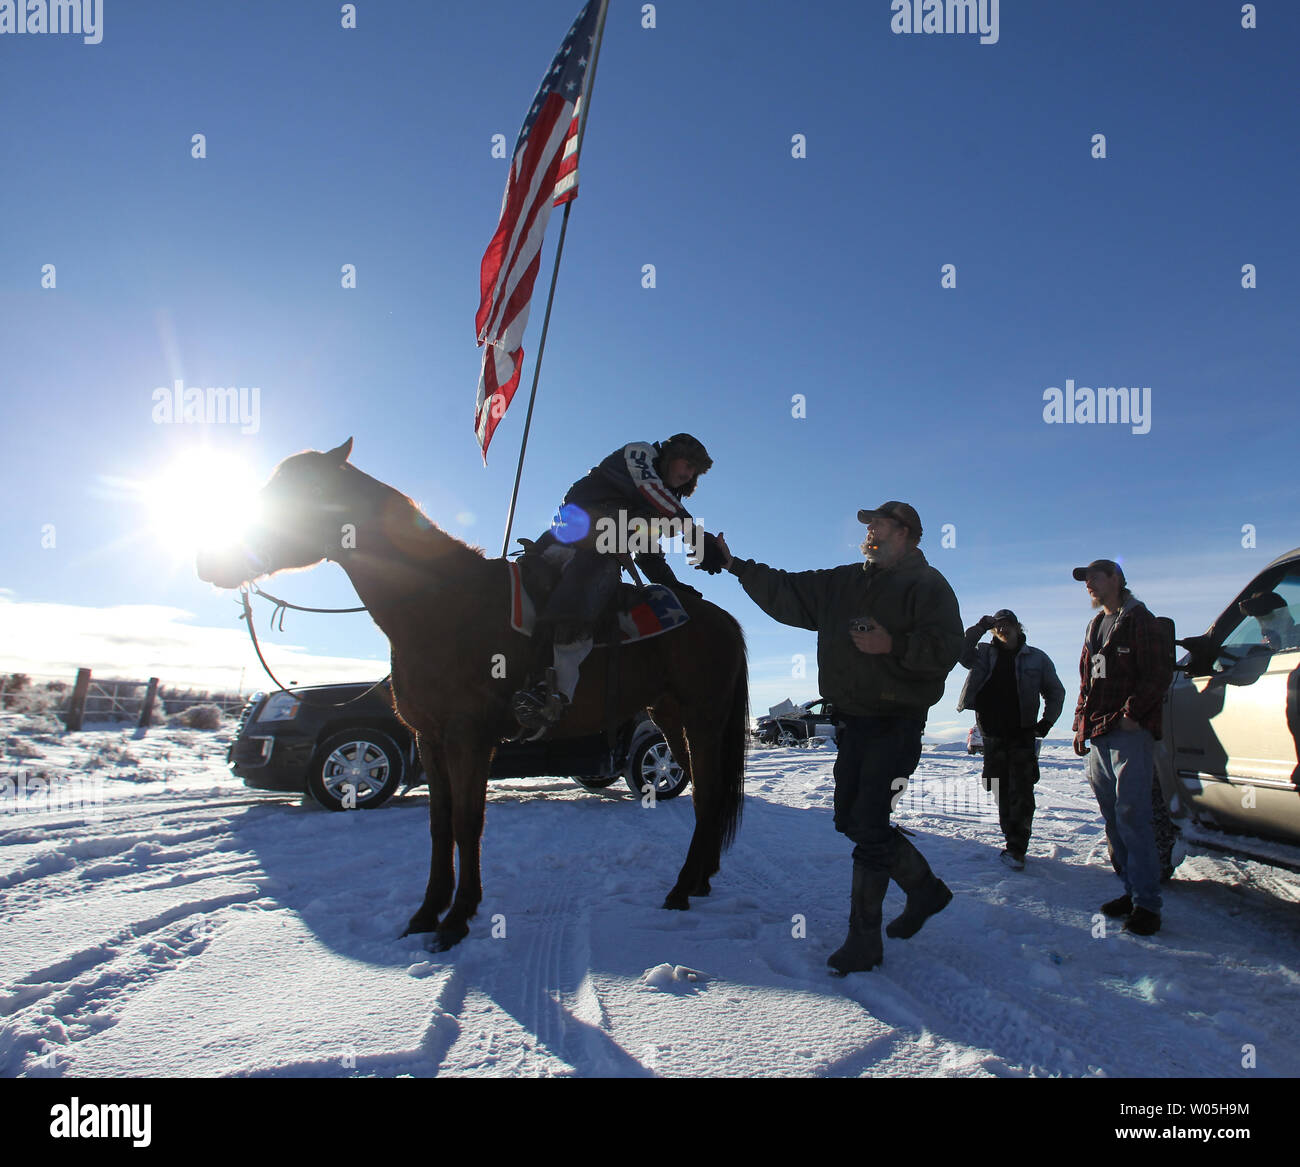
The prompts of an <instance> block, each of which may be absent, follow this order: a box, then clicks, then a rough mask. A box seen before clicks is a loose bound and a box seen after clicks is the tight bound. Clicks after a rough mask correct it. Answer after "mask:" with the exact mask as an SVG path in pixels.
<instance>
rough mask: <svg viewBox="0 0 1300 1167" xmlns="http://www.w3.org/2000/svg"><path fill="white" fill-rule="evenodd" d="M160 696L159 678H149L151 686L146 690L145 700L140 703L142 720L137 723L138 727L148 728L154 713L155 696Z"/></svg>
mask: <svg viewBox="0 0 1300 1167" xmlns="http://www.w3.org/2000/svg"><path fill="white" fill-rule="evenodd" d="M157 696H158V678H157V677H150V678H149V688H148V689H146V690H145V694H144V701H143V702H142V703H141V705H140V720H139V721H137V722H136V723H135V727H136V729H148V728H149V719H150V718H151V716H152V715H153V703H154V698H155V697H157Z"/></svg>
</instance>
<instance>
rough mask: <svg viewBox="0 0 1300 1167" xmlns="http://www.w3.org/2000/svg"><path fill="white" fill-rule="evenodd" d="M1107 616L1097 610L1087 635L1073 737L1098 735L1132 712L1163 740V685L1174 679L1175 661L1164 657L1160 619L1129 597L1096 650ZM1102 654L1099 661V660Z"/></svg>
mask: <svg viewBox="0 0 1300 1167" xmlns="http://www.w3.org/2000/svg"><path fill="white" fill-rule="evenodd" d="M1103 615H1104V613H1102V612H1098V613H1097V615H1096V616H1094V617H1093V619H1092V621H1091V622H1090V623H1089V625H1088V631H1087V633H1086V634H1085V636H1084V638H1083V653H1082V655H1081V656H1080V657H1079V703H1078V705H1076V706H1075V710H1074V733H1075V736H1076V737H1083V738H1094V737H1100V736H1101V735H1102V734H1104V733H1109V732H1110V731H1111V730H1112V729H1118V728H1119V719H1120V718H1121V717H1130V718H1132V719H1133V720H1134V721H1136V722H1137V723H1138V725H1140V726H1141V727H1142V728H1143V729H1145V730H1147V731H1148V732H1149V733H1150V734H1151V736H1152V737H1154V738H1156V739H1159V738H1160V736H1161V729H1162V725H1161V714H1162V707H1163V704H1164V698H1165V690H1166V689H1168V688H1169V682H1170V681H1171V680H1172V679H1173V666H1172V664H1171V663H1170V662H1169V660H1168V658H1167V656H1166V646H1165V644H1164V642H1163V640H1162V638H1161V636H1160V632H1159V626H1158V625H1157V624H1156V618H1155V617H1154V616H1152V615H1151V613H1150V612H1148V611H1147V608H1146V605H1145V604H1143V603H1142V602H1141V601H1139V600H1135V599H1134V598H1133V597H1132V596H1129V598H1128V599H1127V600H1126V601H1125V602H1124V606H1123V607H1122V608H1121V609H1120V613H1119V619H1118V620H1116V621H1115V624H1114V626H1113V627H1112V628H1111V630H1110V635H1109V636H1108V637H1107V638H1106V641H1105V643H1104V644H1102V645H1101V646H1100V648H1099V649H1098V651H1097V652H1096V653H1095V654H1094V653H1093V652H1092V649H1091V647H1090V645H1091V642H1092V638H1093V633H1094V630H1096V629H1097V627H1098V625H1099V624H1100V623H1101V619H1102V616H1103ZM1098 657H1100V658H1101V661H1100V662H1096V658H1098ZM1095 662H1096V663H1095Z"/></svg>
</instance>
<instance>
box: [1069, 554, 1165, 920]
mask: <svg viewBox="0 0 1300 1167" xmlns="http://www.w3.org/2000/svg"><path fill="white" fill-rule="evenodd" d="M1074 578H1075V579H1077V580H1079V581H1081V582H1082V583H1084V584H1085V585H1086V586H1087V589H1088V595H1089V596H1091V597H1092V604H1093V607H1094V608H1100V609H1101V611H1100V612H1098V613H1097V615H1096V616H1095V617H1093V620H1092V622H1091V623H1090V624H1089V625H1088V632H1087V634H1086V635H1085V636H1084V639H1083V652H1082V654H1081V655H1080V657H1079V703H1078V706H1077V707H1076V708H1075V711H1074V752H1075V753H1076V754H1079V755H1080V756H1083V755H1085V754H1086V755H1087V758H1088V782H1089V784H1090V785H1091V786H1092V789H1093V793H1094V794H1095V795H1096V796H1097V805H1098V806H1099V807H1100V808H1101V815H1102V818H1103V819H1105V821H1106V838H1107V840H1108V841H1109V843H1110V846H1111V849H1112V852H1113V855H1114V860H1115V867H1116V869H1117V871H1118V873H1119V876H1120V878H1121V879H1122V880H1123V881H1124V894H1123V895H1122V896H1119V897H1118V898H1116V899H1113V900H1110V901H1108V902H1107V903H1104V904H1102V906H1101V910H1102V912H1104V913H1105V914H1106V915H1107V916H1113V917H1116V918H1118V917H1125V923H1124V927H1125V929H1126V930H1127V931H1129V932H1136V933H1138V934H1139V935H1141V936H1150V935H1151V934H1152V933H1153V932H1156V931H1158V930H1159V928H1160V907H1161V899H1160V857H1159V854H1158V852H1157V849H1156V839H1155V832H1154V829H1153V827H1152V821H1151V820H1152V804H1151V797H1152V789H1151V788H1152V778H1153V774H1154V769H1155V758H1154V750H1155V741H1156V739H1157V738H1159V737H1160V731H1161V724H1160V722H1161V711H1162V703H1163V701H1164V695H1165V690H1166V689H1167V688H1168V687H1169V682H1170V680H1171V679H1172V677H1173V667H1172V665H1171V663H1170V661H1169V659H1168V656H1167V649H1166V646H1165V644H1164V643H1163V639H1162V637H1161V635H1160V631H1159V626H1158V625H1157V624H1156V619H1155V617H1154V616H1152V615H1151V613H1150V612H1148V611H1147V609H1146V606H1145V605H1144V604H1142V603H1140V602H1139V601H1138V600H1136V599H1134V597H1133V593H1132V592H1131V591H1129V588H1128V583H1127V581H1126V580H1125V578H1124V572H1123V570H1121V568H1120V566H1119V565H1118V564H1117V563H1115V562H1114V561H1113V560H1110V559H1097V560H1094V561H1093V562H1092V563H1090V564H1088V566H1087V567H1076V568H1075V569H1074ZM1089 742H1091V743H1092V745H1091V749H1089V748H1088V744H1087V743H1089Z"/></svg>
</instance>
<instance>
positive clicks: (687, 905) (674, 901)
mask: <svg viewBox="0 0 1300 1167" xmlns="http://www.w3.org/2000/svg"><path fill="white" fill-rule="evenodd" d="M664 907H665V908H669V909H671V910H672V911H674V912H689V911H690V909H691V900H690V897H689V896H688V895H686V894H685V893H684V892H680V891H677V890H675V889H674V890H673V891H670V892H669V893H668V898H667V899H666V900H664Z"/></svg>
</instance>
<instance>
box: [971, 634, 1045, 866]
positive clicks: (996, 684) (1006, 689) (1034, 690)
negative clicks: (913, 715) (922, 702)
mask: <svg viewBox="0 0 1300 1167" xmlns="http://www.w3.org/2000/svg"><path fill="white" fill-rule="evenodd" d="M990 630H991V631H992V633H993V642H992V643H991V644H981V643H980V638H981V637H982V636H983V635H984V633H986V632H988V631H990ZM961 663H962V664H963V665H965V666H966V668H968V669H970V676H969V677H967V678H966V684H965V686H964V687H963V689H962V691H961V697H960V698H958V700H957V709H958V712H960V711H961V710H963V709H972V708H973V709H974V710H975V720H976V721H977V722H978V723H979V729H980V736H981V737H982V738H983V739H984V789H985V790H992V789H993V783H994V782H996V783H997V784H998V785H997V791H998V795H997V797H998V821H999V822H1000V824H1001V826H1002V835H1003V837H1004V838H1005V839H1006V843H1007V846H1006V849H1005V850H1004V851H1003V852H1002V855H1001V859H1002V862H1003V863H1005V864H1006V865H1007V866H1008V867H1010V868H1011V869H1012V870H1013V871H1023V870H1024V868H1025V851H1026V850H1028V848H1029V836H1030V833H1031V831H1032V830H1033V825H1034V809H1035V807H1034V784H1035V783H1036V782H1037V781H1038V745H1037V741H1036V739H1037V738H1044V737H1046V736H1047V733H1048V731H1049V730H1050V729H1051V728H1052V726H1053V725H1055V724H1056V719H1057V718H1058V717H1060V716H1061V709H1062V707H1063V706H1064V705H1065V686H1064V685H1062V684H1061V681H1060V678H1058V677H1057V675H1056V666H1055V665H1053V664H1052V660H1051V657H1049V656H1048V655H1047V653H1045V652H1043V650H1042V649H1040V648H1034V647H1033V646H1032V645H1029V644H1026V643H1025V630H1024V627H1023V626H1022V625H1021V623H1020V621H1019V620H1018V619H1017V618H1016V614H1015V613H1014V612H1013V611H1011V609H1010V608H1002V609H1001V610H1000V611H997V612H995V613H994V614H993V615H992V616H982V617H981V618H980V620H979V623H977V624H974V625H972V626H971V627H970V628H967V629H966V647H965V648H964V649H963V651H962V654H961ZM1040 695H1041V697H1042V699H1043V716H1042V717H1041V718H1040V717H1039V716H1038V699H1039V696H1040Z"/></svg>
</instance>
